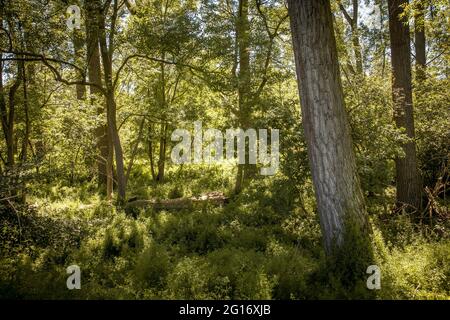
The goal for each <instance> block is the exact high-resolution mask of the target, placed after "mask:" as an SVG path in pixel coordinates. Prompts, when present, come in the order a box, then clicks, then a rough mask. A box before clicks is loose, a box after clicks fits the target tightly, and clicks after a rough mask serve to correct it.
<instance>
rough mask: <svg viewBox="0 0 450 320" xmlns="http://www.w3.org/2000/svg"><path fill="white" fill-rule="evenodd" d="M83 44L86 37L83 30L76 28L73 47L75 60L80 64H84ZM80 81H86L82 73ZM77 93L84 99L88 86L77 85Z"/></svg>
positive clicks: (79, 98)
mask: <svg viewBox="0 0 450 320" xmlns="http://www.w3.org/2000/svg"><path fill="white" fill-rule="evenodd" d="M83 46H84V39H83V35H82V32H81V30H77V29H74V31H73V48H74V54H75V62H76V63H77V64H78V65H82V61H83V60H84V59H83ZM79 80H80V81H84V80H85V79H84V78H83V77H82V76H81V75H80V79H79ZM76 93H77V99H78V100H83V99H84V97H85V95H86V86H84V85H82V84H77V85H76Z"/></svg>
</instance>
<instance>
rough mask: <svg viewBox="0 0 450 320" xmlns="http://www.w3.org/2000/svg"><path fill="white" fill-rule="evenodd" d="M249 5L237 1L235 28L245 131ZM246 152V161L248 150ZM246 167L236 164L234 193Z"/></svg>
mask: <svg viewBox="0 0 450 320" xmlns="http://www.w3.org/2000/svg"><path fill="white" fill-rule="evenodd" d="M248 13H249V3H248V0H240V1H239V11H238V21H237V26H236V36H237V45H238V54H239V74H238V103H239V106H238V107H239V110H238V123H239V126H240V127H241V128H242V129H244V130H247V129H248V128H249V125H250V112H251V111H250V94H251V92H250V23H249V18H248ZM245 150H246V152H245V153H246V156H245V158H246V161H247V154H248V152H247V151H248V148H245ZM246 170H248V165H246V164H238V171H237V175H236V184H235V188H234V192H235V193H239V192H241V190H242V187H243V184H244V179H245V177H246V174H245V171H246Z"/></svg>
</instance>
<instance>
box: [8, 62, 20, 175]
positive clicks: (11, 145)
mask: <svg viewBox="0 0 450 320" xmlns="http://www.w3.org/2000/svg"><path fill="white" fill-rule="evenodd" d="M22 68H23V62H19V63H18V64H17V77H16V80H15V81H14V83H13V85H12V86H11V88H10V89H9V101H8V105H9V110H8V111H9V112H8V120H7V134H6V136H5V137H6V147H7V152H8V153H7V160H6V161H7V164H8V167H13V166H14V163H15V159H14V153H15V141H14V122H15V108H16V92H17V90H18V89H19V87H20V84H21V83H22Z"/></svg>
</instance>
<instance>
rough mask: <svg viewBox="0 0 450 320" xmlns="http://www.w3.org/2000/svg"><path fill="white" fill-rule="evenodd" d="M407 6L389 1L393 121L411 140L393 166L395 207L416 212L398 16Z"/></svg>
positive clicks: (408, 93)
mask: <svg viewBox="0 0 450 320" xmlns="http://www.w3.org/2000/svg"><path fill="white" fill-rule="evenodd" d="M407 3H408V1H407V0H388V6H389V33H390V38H391V63H392V98H393V102H394V120H395V123H396V125H397V127H398V128H402V129H405V131H406V135H407V136H408V138H410V139H411V140H412V141H411V142H408V143H405V144H404V145H403V146H402V147H403V151H404V153H405V156H404V157H398V158H397V159H396V160H395V164H396V178H397V202H398V205H400V206H403V205H405V206H407V210H417V209H418V208H420V205H421V189H422V187H421V182H420V177H419V173H418V170H417V156H416V143H415V141H414V136H415V135H414V115H413V102H412V83H411V82H412V81H411V49H410V39H409V26H408V24H407V19H406V18H405V17H400V15H401V13H402V12H403V6H404V5H405V4H407Z"/></svg>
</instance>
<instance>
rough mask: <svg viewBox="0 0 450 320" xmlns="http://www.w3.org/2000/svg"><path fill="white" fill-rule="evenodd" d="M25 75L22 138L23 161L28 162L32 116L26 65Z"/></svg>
mask: <svg viewBox="0 0 450 320" xmlns="http://www.w3.org/2000/svg"><path fill="white" fill-rule="evenodd" d="M22 77H23V86H22V87H23V109H24V115H25V134H24V137H23V140H22V159H21V161H22V163H25V162H27V158H28V141H29V139H30V116H29V103H28V77H27V72H26V69H25V66H24V67H23V68H22Z"/></svg>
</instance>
